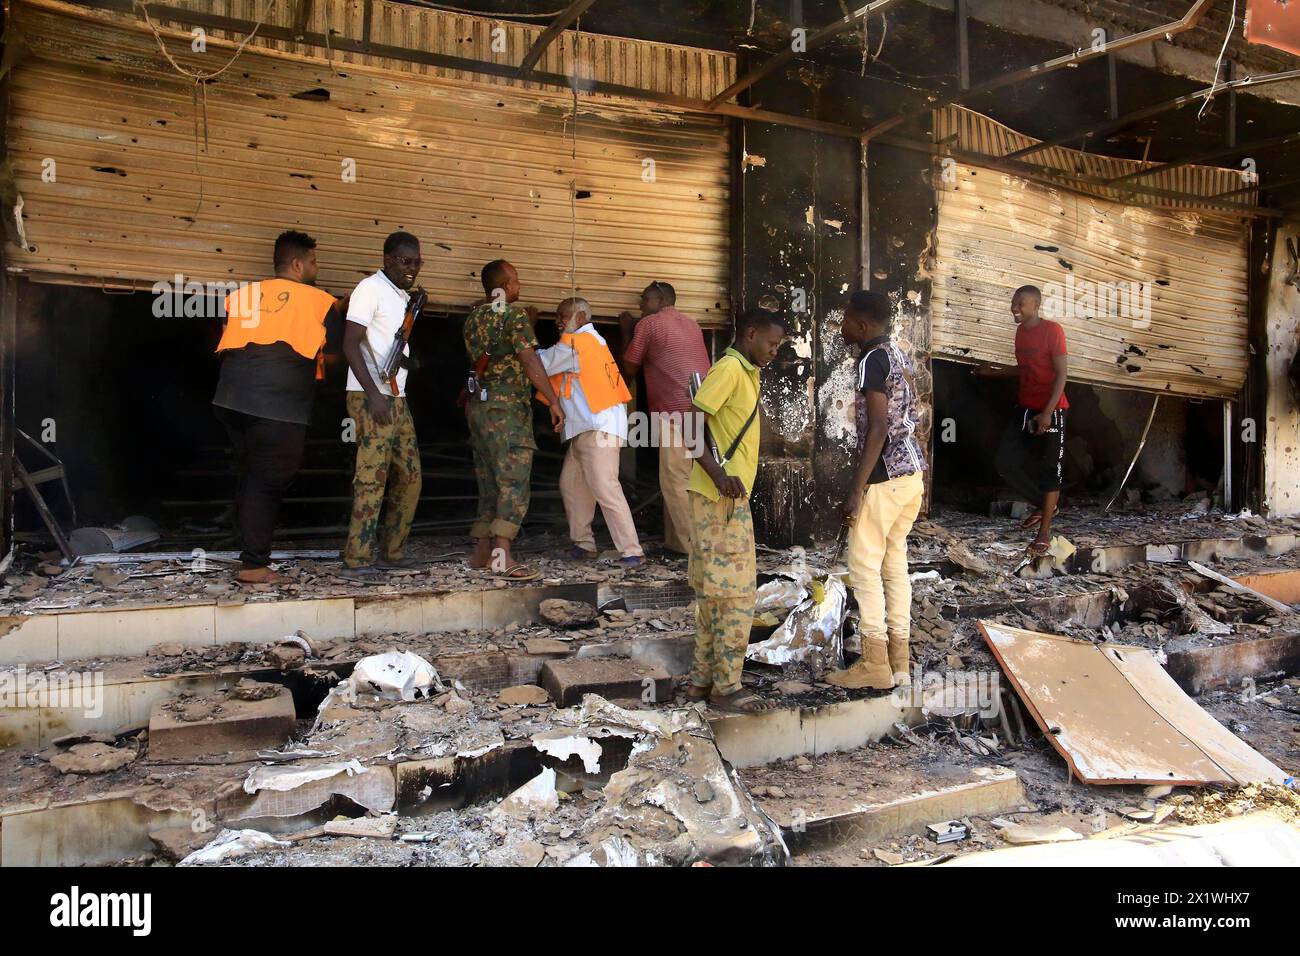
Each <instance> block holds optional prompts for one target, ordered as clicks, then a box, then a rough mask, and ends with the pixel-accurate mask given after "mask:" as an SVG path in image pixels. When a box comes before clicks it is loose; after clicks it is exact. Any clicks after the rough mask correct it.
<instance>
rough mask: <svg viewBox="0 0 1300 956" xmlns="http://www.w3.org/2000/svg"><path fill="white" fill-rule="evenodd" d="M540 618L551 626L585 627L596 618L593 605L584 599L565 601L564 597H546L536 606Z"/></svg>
mask: <svg viewBox="0 0 1300 956" xmlns="http://www.w3.org/2000/svg"><path fill="white" fill-rule="evenodd" d="M538 613H539V614H540V615H541V617H542V620H543V621H545V622H546V623H547V624H550V625H551V626H552V627H566V628H572V627H586V626H587V625H589V624H592V623H594V622H595V620H596V616H597V612H596V608H595V606H594V605H591V604H588V603H586V602H585V601H567V600H565V599H564V598H547V599H546V600H545V601H543V602H542V603H541V605H540V606H539V607H538Z"/></svg>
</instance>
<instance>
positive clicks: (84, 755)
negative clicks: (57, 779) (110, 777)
mask: <svg viewBox="0 0 1300 956" xmlns="http://www.w3.org/2000/svg"><path fill="white" fill-rule="evenodd" d="M137 756H138V754H137V753H136V752H135V751H134V750H131V749H128V748H126V747H114V746H113V745H112V744H110V743H105V742H104V741H102V740H92V741H89V742H87V743H84V744H73V745H72V747H71V748H70V749H68V750H66V751H64V752H63V753H58V754H55V755H54V756H52V757H51V758H50V765H51V766H52V767H54V769H55V770H57V771H59V773H72V774H93V773H111V772H113V771H114V770H121V769H122V768H123V767H125V766H127V765H128V764H130V763H132V762H133V761H134V760H135V758H136V757H137Z"/></svg>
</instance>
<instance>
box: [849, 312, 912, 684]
mask: <svg viewBox="0 0 1300 956" xmlns="http://www.w3.org/2000/svg"><path fill="white" fill-rule="evenodd" d="M892 315H893V310H892V308H891V307H890V302H889V299H888V298H886V297H885V296H884V295H881V294H880V293H879V292H867V291H858V292H854V293H853V295H852V296H850V297H849V303H848V306H847V307H846V308H845V310H844V323H843V325H842V327H841V333H842V334H843V336H844V339H845V341H846V342H848V343H849V344H850V345H858V346H860V347H861V350H862V353H861V354H862V357H861V358H860V359H859V360H858V378H857V394H856V396H855V405H856V413H857V426H858V463H857V468H856V469H855V470H854V473H853V483H852V484H851V485H850V487H849V493H848V497H847V498H845V499H844V504H843V505H841V506H840V514H841V516H842V518H843V520H844V523H845V524H846V525H848V527H849V532H848V534H849V538H848V555H849V582H850V583H851V584H852V586H853V594H854V597H856V598H857V601H858V611H859V618H860V620H859V632H860V633H861V635H862V656H861V657H860V658H859V659H858V660H857V662H855V663H854V664H853V665H852V666H851V667H849V668H847V669H846V670H842V671H834V672H832V673H830V674H828V675H827V676H826V679H827V680H828V681H830V682H831V683H832V684H835V685H837V686H839V687H848V688H861V687H874V688H876V689H878V690H887V689H889V688H891V687H894V686H895V685H900V684H909V683H911V677H910V676H909V674H908V666H909V664H908V662H909V654H908V637H909V632H910V628H911V621H912V585H911V582H910V580H909V579H908V576H907V535H908V532H909V531H911V530H912V524H913V522H915V521H916V516H917V514H918V512H919V511H920V510H921V499H922V498H923V497H924V495H925V479H924V473H925V453H924V452H923V451H922V450H921V443H920V442H919V441H918V440H917V438H916V427H917V424H918V422H919V421H920V417H919V412H918V409H917V399H916V379H915V377H914V375H913V371H912V363H911V362H910V361H909V360H908V358H907V356H906V355H905V354H904V353H903V351H902V349H900V348H899V347H898V346H897V345H895V344H894V343H893V342H891V341H890V338H889V330H890V326H891V324H892Z"/></svg>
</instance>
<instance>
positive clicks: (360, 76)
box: [7, 0, 734, 324]
mask: <svg viewBox="0 0 1300 956" xmlns="http://www.w3.org/2000/svg"><path fill="white" fill-rule="evenodd" d="M240 3H241V0H213V2H210V3H205V2H199V3H195V4H192V6H193V7H194V8H195V9H204V10H209V11H212V12H220V13H224V14H227V15H231V16H250V13H251V11H252V9H253V8H252V7H249V8H248V9H247V10H245V9H242V7H241V6H240ZM243 6H248V5H247V4H244V5H243ZM281 6H282V7H284V11H283V12H277V14H276V15H277V16H280V17H282V18H283V17H289V18H292V16H293V10H294V8H295V5H293V4H283V5H281ZM361 8H362V5H361V4H358V3H351V2H346V0H321V2H317V3H315V4H314V5H312V7H311V9H312V17H313V18H314V21H317V22H316V25H315V29H317V30H319V31H320V32H322V33H323V32H325V31H326V30H328V29H331V28H332V29H335V30H339V31H340V32H341V31H344V30H351V29H359V28H360V16H361ZM374 8H375V10H376V13H375V16H374V22H373V23H370V24H368V25H367V26H366V29H367V30H368V31H370V35H371V37H372V38H373V40H374V42H376V43H387V44H390V45H406V46H413V47H416V48H420V49H441V48H449V49H451V50H454V51H455V52H456V53H457V54H458V55H461V56H468V57H475V56H479V55H480V54H482V55H488V51H489V50H490V47H491V43H492V34H491V30H492V29H494V28H495V27H496V26H501V28H502V29H507V31H508V34H509V37H510V38H512V39H511V44H512V48H513V49H514V50H515V51H516V52H515V54H514V55H515V59H516V60H517V59H518V58H519V57H520V56H521V55H522V54H521V53H520V52H519V51H520V49H521V47H522V48H523V49H526V44H527V43H528V42H531V38H532V37H533V36H535V35H536V33H537V32H538V31H537V28H532V27H524V26H520V25H519V24H500V23H499V22H494V21H490V20H486V19H483V18H474V17H450V16H449V15H445V14H440V13H438V12H437V11H432V10H420V9H417V8H412V7H409V6H405V7H404V6H402V5H399V4H386V3H380V2H378V0H377V2H376V3H375V4H374ZM264 9H266V8H265V6H263V5H257V6H256V10H257V11H258V15H260V12H261V11H262V10H264ZM158 25H159V29H160V32H161V35H162V37H163V39H164V40H165V42H166V43H167V49H168V51H169V52H170V53H171V54H172V56H173V57H174V58H175V59H176V60H177V61H178V62H179V63H180V64H181V65H182V66H184V67H185V68H186V69H197V70H202V71H211V70H213V69H216V68H217V67H219V66H221V65H222V64H224V63H225V62H226V60H227V59H229V57H230V55H231V54H232V53H233V51H234V44H233V43H232V42H230V41H228V40H223V39H220V38H219V37H218V35H217V34H215V33H214V34H211V35H210V36H209V37H208V39H207V43H208V49H207V52H206V53H204V54H203V55H196V54H193V53H192V52H191V49H190V44H191V39H192V38H191V34H190V32H189V31H188V30H180V29H173V28H168V27H167V26H166V25H164V24H161V23H159V24H158ZM10 40H11V42H13V43H17V44H18V45H20V46H21V48H22V50H23V56H22V58H21V59H20V60H19V62H18V64H17V66H16V67H15V69H14V70H13V73H12V75H11V80H10V90H11V105H10V112H9V125H8V130H7V133H8V146H9V155H10V157H11V158H12V161H13V165H14V174H15V179H16V186H17V190H18V194H19V195H20V196H21V197H22V212H21V216H22V220H21V221H22V227H23V235H24V238H25V241H26V243H27V248H26V249H25V250H18V249H13V250H11V255H10V256H9V258H8V264H9V267H10V268H11V269H13V270H16V271H20V272H24V273H27V274H29V275H31V276H33V277H34V278H39V279H46V280H50V281H63V282H68V281H71V282H83V283H88V284H96V285H98V284H105V285H114V286H127V287H131V286H134V287H136V288H144V289H147V288H149V287H150V286H151V285H152V284H153V283H155V282H158V281H160V280H167V281H170V280H172V278H173V275H174V274H175V273H181V274H183V275H184V276H185V278H186V279H187V280H194V281H198V282H227V281H231V280H246V279H254V278H258V277H261V276H263V275H265V274H266V273H267V271H268V270H269V269H270V267H271V263H270V261H269V259H270V250H271V244H272V242H273V240H274V238H275V236H276V235H277V234H278V233H279V232H280V231H281V230H284V229H288V228H298V229H304V230H306V231H307V232H310V233H311V234H312V235H314V236H315V237H316V238H317V240H318V241H319V243H320V245H319V249H318V255H319V259H320V262H321V267H322V268H321V276H320V283H321V285H322V286H324V287H326V288H328V289H330V290H331V291H336V292H341V291H344V290H346V289H348V288H350V287H351V286H352V284H354V283H355V282H356V281H357V280H358V279H359V278H361V277H362V276H364V275H366V274H368V273H370V272H373V271H374V270H375V269H376V268H378V267H379V265H380V247H381V245H382V242H383V239H384V236H386V235H387V234H388V233H389V232H391V231H394V230H397V229H405V230H407V231H410V232H413V233H415V234H416V235H417V236H418V237H419V238H420V239H421V241H422V244H423V253H424V258H425V266H424V271H423V273H422V274H421V278H420V283H421V284H422V285H423V286H424V287H425V288H426V289H427V290H428V291H429V293H430V302H431V304H437V305H440V306H443V307H447V308H464V307H466V306H467V305H469V304H470V303H472V302H473V301H475V300H476V299H479V298H480V297H481V296H482V290H481V288H480V286H479V282H478V279H477V273H478V269H479V267H480V266H481V265H482V264H483V263H484V262H486V261H488V260H490V259H494V258H497V257H502V258H508V259H510V260H511V261H512V262H513V263H515V265H516V266H517V267H518V268H519V271H520V275H521V278H522V281H523V287H524V300H525V301H528V302H531V303H534V304H536V305H538V306H539V307H541V308H542V309H543V310H549V309H553V308H554V306H555V305H556V304H557V303H558V302H559V300H560V299H562V298H564V297H565V296H567V295H569V294H570V293H571V290H573V289H575V288H576V291H577V293H578V294H579V295H583V296H585V297H586V298H587V299H589V300H590V301H591V302H592V304H593V306H594V307H595V309H596V311H597V312H598V313H599V314H603V315H612V314H617V312H619V311H621V310H622V309H627V308H632V307H634V306H635V304H636V300H637V294H638V292H639V291H640V289H641V288H642V287H643V286H644V285H645V284H646V283H647V282H648V281H649V280H652V279H660V280H664V281H668V282H671V283H672V284H673V285H674V286H676V288H677V290H678V303H679V306H681V307H682V308H683V309H684V310H685V311H687V312H689V313H691V314H693V315H694V316H696V317H697V318H698V319H699V320H700V321H701V322H702V323H703V324H713V323H720V322H722V321H724V320H725V317H726V315H727V311H728V296H727V293H728V280H727V273H728V268H729V252H728V232H729V216H728V205H729V174H728V162H729V156H728V146H727V128H726V126H725V124H724V122H723V121H722V120H720V119H714V118H711V117H700V116H688V115H683V114H680V113H677V112H675V111H673V110H671V109H670V108H666V107H661V106H656V105H654V104H645V103H636V102H632V101H627V100H618V99H615V98H611V97H607V96H596V95H589V94H585V93H581V94H579V95H578V97H577V104H578V105H577V113H576V118H575V113H574V102H575V97H574V96H573V95H572V94H571V93H570V92H568V91H557V90H550V89H539V88H537V87H536V85H535V84H525V83H523V82H520V81H514V80H505V79H502V78H500V77H496V78H475V77H473V76H472V75H465V74H462V73H460V72H454V71H449V70H441V69H436V68H433V67H429V66H422V65H416V64H410V63H396V62H392V61H383V60H380V59H378V58H376V57H371V56H364V57H363V56H360V55H353V56H348V57H342V56H334V57H331V58H327V57H326V56H324V55H318V54H323V52H324V51H316V50H312V51H311V55H310V56H309V55H307V54H306V53H304V52H303V51H302V50H298V51H289V50H287V49H283V48H287V47H290V46H292V44H286V43H271V42H263V41H261V40H255V41H254V42H253V43H251V44H250V45H249V46H248V48H247V49H246V50H245V51H244V52H243V53H242V54H241V55H240V56H239V58H238V59H237V60H236V61H235V62H234V64H233V65H232V66H231V67H230V68H229V69H228V70H226V71H225V72H224V73H222V74H221V75H220V76H219V77H217V78H216V79H215V80H213V81H211V82H209V83H207V84H205V85H204V86H203V87H196V85H195V84H194V82H193V81H191V80H189V79H187V78H186V77H184V76H182V75H180V74H179V73H178V72H177V70H176V69H174V68H173V67H172V66H171V65H170V64H169V63H168V62H167V60H166V59H165V58H164V56H163V55H162V53H161V52H160V50H159V45H158V39H157V37H155V35H154V34H153V33H152V32H151V31H150V30H149V29H147V28H146V27H145V26H144V25H143V24H142V22H141V20H140V19H138V18H137V17H135V16H129V15H121V14H109V13H104V12H102V11H99V12H95V11H89V10H86V9H84V8H76V7H72V6H70V5H67V4H60V3H55V2H48V0H23V2H21V3H17V4H16V15H15V17H14V28H13V34H12V37H11V38H10ZM480 48H481V49H480ZM566 58H568V59H569V60H573V59H574V58H576V59H577V60H578V61H581V63H582V64H583V67H582V69H583V70H585V71H586V74H587V75H590V76H593V77H594V78H597V79H606V78H608V79H611V80H614V81H617V82H619V83H621V84H623V85H633V86H643V87H645V88H650V89H659V90H661V91H663V92H671V93H680V94H683V95H685V94H690V95H694V96H699V97H701V98H704V99H707V98H708V97H709V96H711V95H713V92H716V91H717V90H721V89H722V88H724V87H725V85H726V83H727V82H729V80H730V78H731V77H732V75H733V73H734V61H733V59H732V58H731V57H729V56H727V55H725V54H721V53H713V52H710V51H685V50H678V49H677V48H666V47H664V46H662V45H651V44H644V43H635V42H633V41H625V40H618V39H614V38H607V37H590V36H584V37H583V38H582V39H581V40H578V39H575V38H573V37H572V36H568V37H565V38H562V40H561V41H560V42H559V43H557V47H556V49H553V50H551V51H549V52H548V61H547V62H545V63H543V64H542V65H541V67H539V68H542V67H547V66H548V65H549V67H550V68H552V69H556V70H557V71H560V72H564V71H565V69H566V68H567V67H566V62H565V60H566ZM51 164H52V165H51ZM51 170H52V174H51ZM353 173H354V174H355V176H354V178H353V177H352V175H351V174H353Z"/></svg>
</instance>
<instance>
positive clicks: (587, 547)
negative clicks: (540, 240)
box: [537, 298, 645, 568]
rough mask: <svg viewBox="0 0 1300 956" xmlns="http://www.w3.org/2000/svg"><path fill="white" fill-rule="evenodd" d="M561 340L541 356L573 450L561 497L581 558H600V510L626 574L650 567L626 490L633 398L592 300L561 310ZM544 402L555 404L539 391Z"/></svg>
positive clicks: (567, 456) (563, 305) (576, 300)
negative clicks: (624, 463)
mask: <svg viewBox="0 0 1300 956" xmlns="http://www.w3.org/2000/svg"><path fill="white" fill-rule="evenodd" d="M555 316H556V317H555V324H556V326H557V327H558V328H559V330H560V341H559V342H558V343H557V344H556V345H554V346H552V347H551V348H549V349H542V350H541V351H539V352H538V353H537V356H538V358H540V359H541V360H542V367H543V368H544V369H545V370H546V374H547V375H549V376H550V379H551V387H552V388H553V389H554V390H555V394H556V396H557V397H558V399H559V403H560V407H561V408H562V409H563V410H564V440H565V441H567V442H568V443H569V448H568V451H567V452H566V453H565V456H564V467H563V469H561V471H560V497H561V498H562V499H563V500H564V513H565V514H566V515H568V518H569V537H570V538H571V539H572V540H573V549H572V550H571V551H570V552H569V556H570V557H573V558H579V559H581V558H593V557H595V556H596V537H595V535H594V534H592V531H591V521H592V518H594V517H595V516H596V505H597V503H599V504H600V511H601V514H603V515H604V516H605V526H606V527H607V528H609V533H610V537H612V538H613V539H614V547H615V548H617V549H618V551H619V554H620V555H621V556H622V557H621V558H620V562H621V563H622V565H623V566H624V567H628V568H635V567H640V565H641V564H642V563H643V562H644V561H645V557H644V552H642V550H641V543H640V541H638V540H637V534H636V526H635V525H634V524H633V523H632V509H631V508H629V507H628V506H627V498H626V497H624V495H623V486H622V485H620V484H619V483H618V461H619V449H620V448H621V447H622V446H623V444H624V442H626V441H627V408H626V407H624V404H623V403H624V402H628V401H631V399H632V395H631V393H630V392H629V391H628V389H627V385H626V384H625V383H624V382H623V376H622V375H621V374H620V373H619V370H618V363H617V362H615V361H614V356H613V355H611V354H610V352H609V346H608V345H606V344H605V340H604V339H603V338H602V337H601V336H600V333H598V332H597V331H596V326H595V325H593V324H592V322H591V306H590V305H589V304H588V303H587V300H586V299H579V298H573V299H565V300H564V301H563V302H561V303H560V304H559V307H558V308H557V309H556V310H555ZM537 397H538V400H539V401H541V402H543V403H544V404H549V403H547V401H546V398H545V397H544V396H543V395H542V394H541V393H540V392H539V393H538V396H537Z"/></svg>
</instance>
